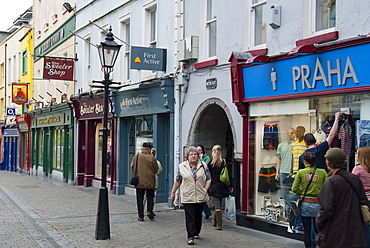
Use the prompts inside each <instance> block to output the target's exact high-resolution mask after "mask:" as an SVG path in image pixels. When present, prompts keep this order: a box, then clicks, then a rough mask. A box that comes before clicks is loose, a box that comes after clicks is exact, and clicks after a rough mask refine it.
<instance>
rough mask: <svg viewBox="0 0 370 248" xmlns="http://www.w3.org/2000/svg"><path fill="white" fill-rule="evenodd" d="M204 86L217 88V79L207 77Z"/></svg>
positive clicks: (208, 88) (210, 88)
mask: <svg viewBox="0 0 370 248" xmlns="http://www.w3.org/2000/svg"><path fill="white" fill-rule="evenodd" d="M206 88H207V90H212V89H216V88H217V79H216V78H208V79H207V80H206Z"/></svg>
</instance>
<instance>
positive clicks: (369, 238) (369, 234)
mask: <svg viewBox="0 0 370 248" xmlns="http://www.w3.org/2000/svg"><path fill="white" fill-rule="evenodd" d="M365 233H366V243H367V248H370V223H366V224H365Z"/></svg>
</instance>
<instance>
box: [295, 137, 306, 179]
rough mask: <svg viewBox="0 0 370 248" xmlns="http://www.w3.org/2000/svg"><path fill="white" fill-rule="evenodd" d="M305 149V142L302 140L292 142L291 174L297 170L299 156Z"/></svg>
mask: <svg viewBox="0 0 370 248" xmlns="http://www.w3.org/2000/svg"><path fill="white" fill-rule="evenodd" d="M306 150H307V147H306V143H305V142H304V141H303V140H302V141H301V142H299V140H297V141H296V142H294V143H293V144H292V155H293V174H294V175H295V174H297V171H298V164H299V156H301V154H302V153H304V152H305V151H306Z"/></svg>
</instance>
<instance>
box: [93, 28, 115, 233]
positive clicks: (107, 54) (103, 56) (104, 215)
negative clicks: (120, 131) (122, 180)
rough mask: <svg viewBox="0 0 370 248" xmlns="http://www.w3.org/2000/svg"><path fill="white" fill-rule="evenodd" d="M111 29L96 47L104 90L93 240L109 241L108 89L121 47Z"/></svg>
mask: <svg viewBox="0 0 370 248" xmlns="http://www.w3.org/2000/svg"><path fill="white" fill-rule="evenodd" d="M111 31H112V27H110V28H109V32H108V33H107V35H106V37H105V42H101V43H100V45H99V46H98V52H99V58H100V63H101V66H102V71H103V72H104V80H103V81H99V82H98V83H101V84H103V86H102V88H104V106H103V107H104V116H103V130H102V131H103V144H102V145H103V147H102V173H101V187H100V189H99V202H98V214H97V218H96V230H95V239H97V240H105V239H110V224H109V206H108V189H107V162H108V158H107V148H108V135H109V133H108V132H109V130H108V111H109V103H108V98H109V87H110V85H111V84H112V83H114V82H112V80H111V79H110V78H109V75H110V73H111V72H112V71H113V66H114V64H115V62H116V60H117V57H118V53H119V50H120V48H121V45H118V44H117V43H116V42H115V41H114V38H113V34H112V32H111Z"/></svg>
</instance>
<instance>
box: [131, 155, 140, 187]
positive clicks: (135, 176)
mask: <svg viewBox="0 0 370 248" xmlns="http://www.w3.org/2000/svg"><path fill="white" fill-rule="evenodd" d="M138 159H139V153H138V154H137V155H136V167H135V172H134V177H133V178H131V181H130V184H131V185H134V186H137V185H138V184H139V178H138V177H137V167H138Z"/></svg>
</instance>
